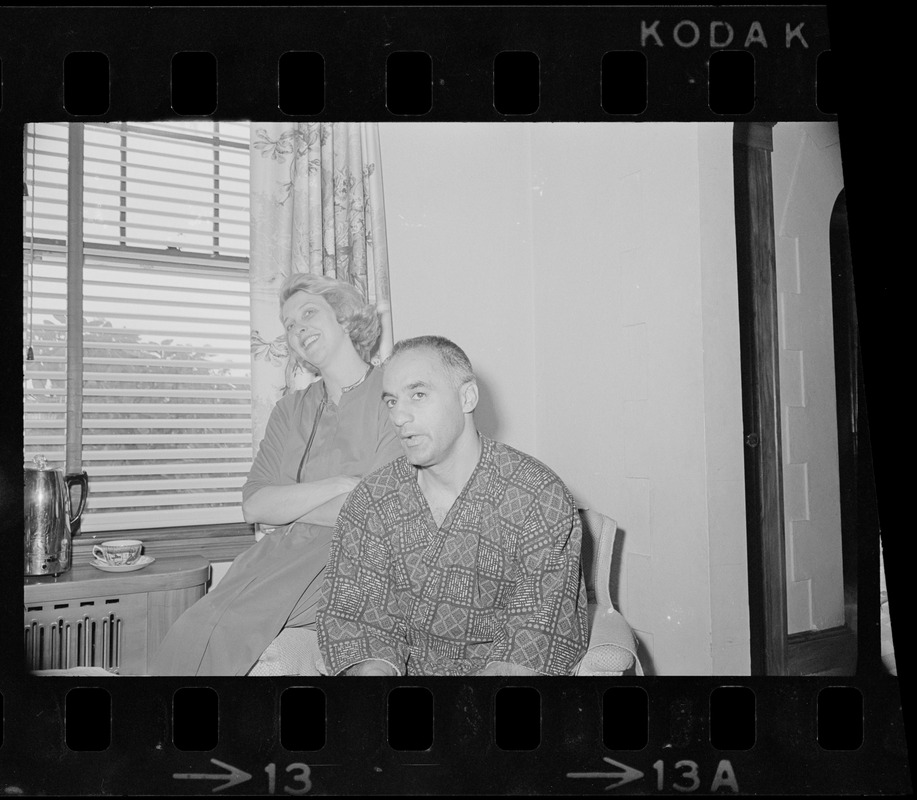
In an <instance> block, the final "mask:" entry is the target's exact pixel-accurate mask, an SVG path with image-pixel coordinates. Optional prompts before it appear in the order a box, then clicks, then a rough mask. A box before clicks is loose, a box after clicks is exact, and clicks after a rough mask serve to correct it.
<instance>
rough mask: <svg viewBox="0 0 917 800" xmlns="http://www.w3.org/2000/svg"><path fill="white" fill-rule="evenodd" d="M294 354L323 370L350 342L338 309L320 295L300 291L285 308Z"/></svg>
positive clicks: (284, 322) (290, 344)
mask: <svg viewBox="0 0 917 800" xmlns="http://www.w3.org/2000/svg"><path fill="white" fill-rule="evenodd" d="M281 317H282V319H283V327H284V330H285V331H286V335H287V344H288V345H289V347H290V350H291V352H293V353H295V354H296V356H297V358H299V360H300V361H306V362H308V363H309V364H312V365H314V366H315V367H318V368H319V369H321V367H322V365H323V364H327V363H328V362H329V360H330V359H331V358H332V357H333V356H334V355H336V354H337V353H339V352H340V349H341V347H342V346H343V345H345V344H346V342H347V341H349V337H348V335H347V332H346V331H345V330H344V329H343V328H342V327H341V324H340V323H339V322H338V321H337V316H336V315H335V313H334V309H333V308H332V307H331V306H330V305H329V304H328V301H327V300H325V298H324V297H322V296H321V295H320V294H310V293H309V292H296V294H294V295H292V296H291V297H289V298H288V299H287V301H286V302H285V303H284V304H283V308H282V309H281Z"/></svg>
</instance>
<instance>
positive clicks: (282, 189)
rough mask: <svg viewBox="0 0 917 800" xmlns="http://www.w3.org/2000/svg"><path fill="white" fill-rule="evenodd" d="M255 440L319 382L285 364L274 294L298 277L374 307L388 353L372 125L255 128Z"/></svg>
mask: <svg viewBox="0 0 917 800" xmlns="http://www.w3.org/2000/svg"><path fill="white" fill-rule="evenodd" d="M250 236H251V269H250V272H251V319H252V331H251V348H252V435H253V446H254V451H255V452H257V449H258V446H259V444H260V443H261V439H262V438H263V436H264V429H265V427H266V425H267V420H268V417H269V416H270V413H271V409H272V408H273V407H274V404H275V403H276V402H277V400H278V398H280V397H281V396H282V395H283V394H285V393H286V392H288V391H290V390H293V389H298V388H302V387H304V386H307V385H308V384H309V383H311V382H312V381H314V380H315V379H316V376H315V375H312V374H311V373H309V372H308V371H306V370H304V369H302V368H299V367H295V366H294V365H293V364H292V363H291V362H290V361H289V360H288V353H287V345H286V341H285V339H284V335H283V326H282V325H281V322H280V315H279V308H278V301H277V292H278V290H279V288H280V285H281V284H282V283H283V280H284V278H286V277H287V275H290V274H291V273H294V272H311V273H314V274H318V275H327V276H329V277H332V278H338V279H340V280H346V281H349V282H350V283H352V284H353V285H354V286H356V287H357V288H359V289H360V291H361V292H362V293H363V296H364V297H365V298H366V299H367V300H368V301H369V302H371V303H373V304H375V305H376V306H377V308H379V310H380V312H381V316H382V336H381V337H380V342H379V344H378V345H377V347H376V351H375V352H374V353H373V361H374V362H375V363H379V362H381V361H382V360H384V359H385V358H386V357H387V356H388V355H389V353H390V352H391V347H392V325H391V305H390V293H389V278H388V246H387V242H386V238H385V210H384V207H383V203H382V171H381V163H380V160H379V129H378V126H377V125H376V124H375V123H347V122H335V123H330V122H310V123H284V122H266V123H265V122H253V123H252V126H251V234H250Z"/></svg>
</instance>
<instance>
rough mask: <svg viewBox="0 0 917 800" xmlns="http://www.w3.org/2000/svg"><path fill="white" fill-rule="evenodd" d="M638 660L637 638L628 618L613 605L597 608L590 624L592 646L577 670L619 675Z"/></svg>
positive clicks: (578, 673) (580, 673) (581, 672)
mask: <svg viewBox="0 0 917 800" xmlns="http://www.w3.org/2000/svg"><path fill="white" fill-rule="evenodd" d="M592 610H593V609H590V611H592ZM590 616H593V615H592V614H590ZM635 663H639V662H638V661H637V640H636V637H635V636H634V632H633V631H632V630H631V627H630V625H628V624H627V620H626V619H624V617H623V616H621V614H619V613H618V612H617V611H615V610H614V608H610V609H600V608H597V609H595V614H594V616H593V618H592V621H591V625H590V637H589V647H588V648H587V649H586V655H585V656H583V659H582V661H580V662H579V664H578V665H577V666H576V668H575V669H574V674H575V675H620V674H621V673H623V672H625V671H626V670H628V669H630V668H631V667H632V666H634V664H635Z"/></svg>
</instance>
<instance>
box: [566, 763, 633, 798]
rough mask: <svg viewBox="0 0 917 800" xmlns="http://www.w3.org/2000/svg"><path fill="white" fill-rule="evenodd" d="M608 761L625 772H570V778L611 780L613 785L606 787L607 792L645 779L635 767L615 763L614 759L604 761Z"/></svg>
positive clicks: (568, 775)
mask: <svg viewBox="0 0 917 800" xmlns="http://www.w3.org/2000/svg"><path fill="white" fill-rule="evenodd" d="M602 760H603V761H607V762H608V763H609V764H611V765H612V766H613V767H616V768H617V769H620V770H623V772H568V773H567V777H568V778H611V779H612V781H613V783H609V784H608V786H606V787H605V790H606V791H607V790H608V789H617V788H619V787H621V786H623V785H624V784H625V783H630V782H631V781H637V780H640V778H642V777H643V773H642V772H640V770H639V769H634V768H633V767H629V766H627V764H622V763H621V762H620V761H615V760H614V759H613V758H608V757H607V756H606V757H605V758H603V759H602Z"/></svg>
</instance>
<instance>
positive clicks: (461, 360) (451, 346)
mask: <svg viewBox="0 0 917 800" xmlns="http://www.w3.org/2000/svg"><path fill="white" fill-rule="evenodd" d="M420 349H427V350H432V351H433V352H435V353H436V354H437V355H438V356H439V358H440V361H442V363H443V366H444V367H445V368H446V372H447V373H448V374H449V376H450V377H451V378H452V381H453V383H454V384H455V386H456V388H458V387H459V386H461V385H462V384H464V383H467V382H468V381H473V380H475V375H474V370H473V369H472V367H471V359H469V358H468V356H467V355H465V351H464V350H462V348H461V347H459V346H458V345H457V344H456V343H455V342H452V341H450V340H449V339H447V338H446V337H445V336H415V337H414V338H413V339H402V340H401V341H400V342H398V343H397V344H396V345H395V346H394V348H392V354H391V355H390V356H389V359H392V358H394V357H395V356H397V355H398V354H399V353H404V352H406V351H408V350H420Z"/></svg>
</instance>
